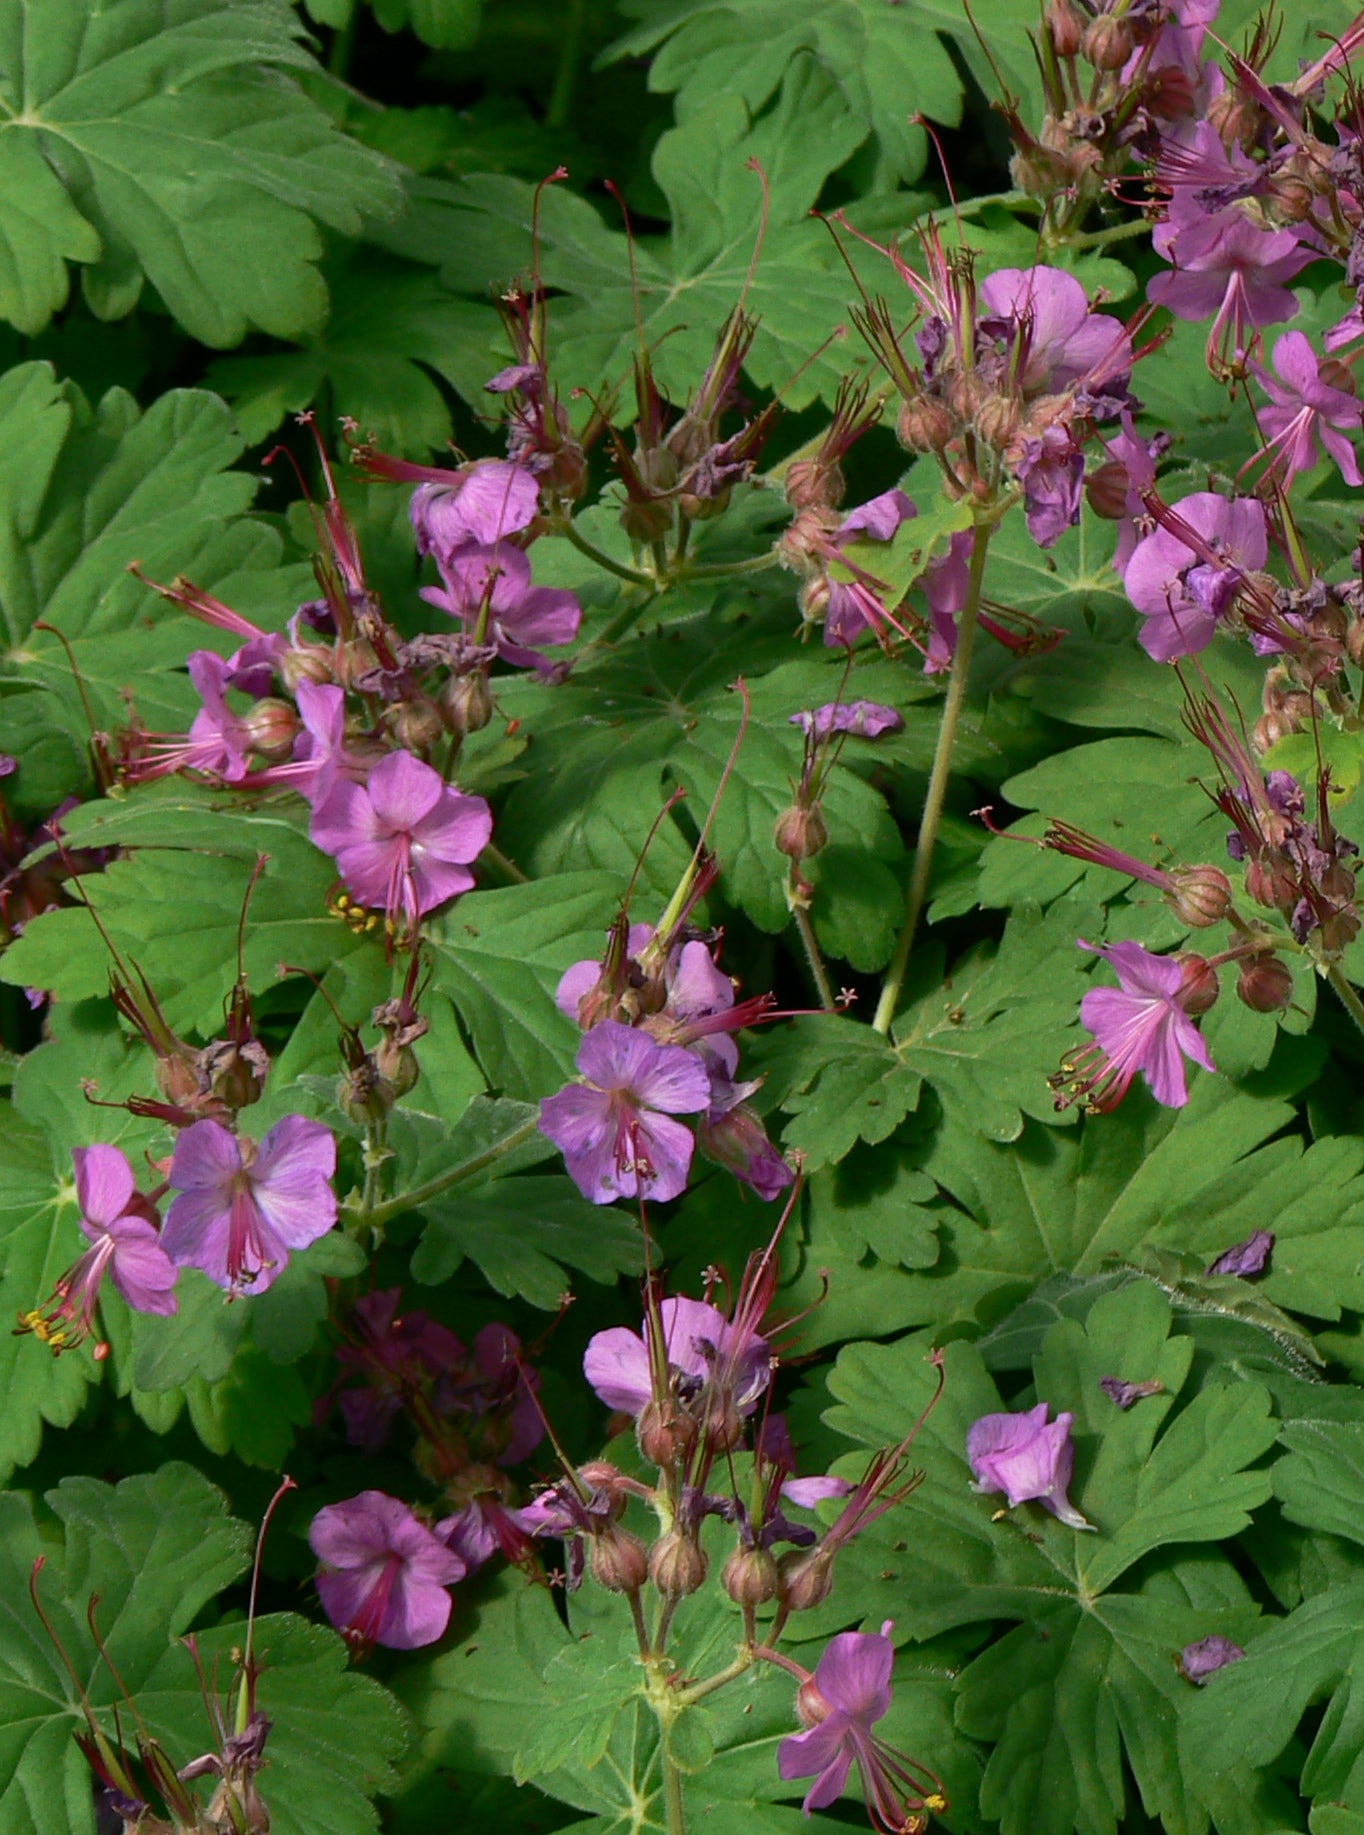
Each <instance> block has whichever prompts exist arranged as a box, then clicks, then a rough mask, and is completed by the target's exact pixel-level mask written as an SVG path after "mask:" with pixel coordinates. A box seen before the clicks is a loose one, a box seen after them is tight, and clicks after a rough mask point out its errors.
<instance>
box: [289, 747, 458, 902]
mask: <svg viewBox="0 0 1364 1835" xmlns="http://www.w3.org/2000/svg"><path fill="white" fill-rule="evenodd" d="M492 831H493V819H492V812H491V811H490V810H489V808H488V805H487V804H486V803H485V802H484V800H483V798H482V797H481V796H465V795H464V793H463V792H462V791H459V790H452V789H451V788H450V787H449V785H448V784H445V783H443V782H442V781H441V777H440V773H439V772H438V771H433V770H432V769H431V767H430V765H424V764H423V763H422V762H421V760H420V759H419V758H414V757H413V756H412V754H411V753H410V752H390V753H389V754H388V755H387V757H385V758H381V759H380V760H379V762H378V764H377V765H375V767H374V769H373V770H372V771H371V772H370V774H369V781H368V782H367V783H366V784H364V785H361V784H354V783H350V782H348V781H346V780H345V779H341V780H339V781H338V782H337V783H335V784H334V785H333V787H332V791H331V794H330V795H329V796H328V797H327V798H326V800H325V802H323V803H321V804H320V805H319V806H318V808H317V809H316V810H315V811H314V812H313V820H312V826H311V828H310V830H309V833H310V834H311V836H312V838H313V840H314V841H315V842H316V843H317V845H318V846H319V847H321V848H325V849H326V851H327V852H328V853H329V854H333V855H334V856H335V857H336V864H337V867H338V869H339V871H340V873H341V876H342V878H343V879H344V880H345V882H346V884H347V886H348V887H349V888H350V891H351V893H352V894H353V896H354V897H355V898H357V899H359V901H360V903H361V904H364V905H372V906H375V907H376V908H378V909H381V910H384V911H387V912H388V913H389V915H390V916H396V915H397V914H398V912H400V911H402V912H405V913H406V915H407V920H408V922H409V924H415V923H416V922H417V920H418V918H420V917H423V916H424V915H425V914H426V913H427V912H428V911H433V910H434V909H435V908H436V906H437V905H443V904H445V902H446V901H447V899H452V898H455V897H456V896H457V895H458V894H459V893H461V892H467V891H468V890H469V888H470V886H472V885H473V883H474V876H473V874H472V873H470V872H469V871H468V863H469V862H470V861H473V860H477V858H478V856H479V855H480V854H481V853H482V851H483V849H484V848H485V847H486V846H487V844H488V840H489V837H490V836H491V834H492Z"/></svg>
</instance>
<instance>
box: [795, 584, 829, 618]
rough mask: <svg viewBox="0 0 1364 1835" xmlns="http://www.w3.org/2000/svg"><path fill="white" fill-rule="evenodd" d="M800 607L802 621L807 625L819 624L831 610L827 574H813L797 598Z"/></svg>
mask: <svg viewBox="0 0 1364 1835" xmlns="http://www.w3.org/2000/svg"><path fill="white" fill-rule="evenodd" d="M796 603H797V604H798V605H799V606H800V615H801V619H802V621H803V622H804V623H806V624H819V623H820V622H821V621H822V620H823V619H824V617H825V616H826V614H827V613H828V610H829V580H828V576H827V574H822V573H816V574H811V576H810V578H809V579H808V580H806V581H805V582H804V584H803V585H802V586H801V589H800V592H799V593H798V594H797V596H796Z"/></svg>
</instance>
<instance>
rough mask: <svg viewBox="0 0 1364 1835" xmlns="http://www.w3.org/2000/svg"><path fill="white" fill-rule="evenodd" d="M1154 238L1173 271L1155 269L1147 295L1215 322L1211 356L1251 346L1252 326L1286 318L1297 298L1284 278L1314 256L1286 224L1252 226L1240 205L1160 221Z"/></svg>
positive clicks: (1185, 314) (1181, 315)
mask: <svg viewBox="0 0 1364 1835" xmlns="http://www.w3.org/2000/svg"><path fill="white" fill-rule="evenodd" d="M1153 241H1154V243H1155V247H1156V252H1157V253H1158V254H1160V255H1163V256H1164V257H1165V259H1166V260H1167V261H1170V262H1172V263H1173V264H1174V272H1173V273H1169V274H1157V275H1156V277H1155V278H1154V280H1152V281H1150V282H1149V283H1148V285H1147V288H1146V296H1147V298H1148V299H1149V300H1150V301H1151V303H1152V304H1153V305H1156V306H1164V307H1165V308H1166V309H1167V310H1168V311H1170V312H1172V313H1173V314H1174V315H1175V317H1176V318H1177V319H1193V320H1199V319H1211V320H1212V328H1211V330H1210V331H1209V333H1208V352H1209V359H1210V361H1214V354H1215V353H1216V352H1217V351H1218V350H1220V349H1222V348H1223V347H1226V349H1227V350H1228V352H1229V353H1235V352H1237V351H1245V350H1248V349H1249V348H1250V344H1251V341H1252V338H1253V335H1254V333H1255V332H1256V331H1260V330H1263V328H1264V327H1265V326H1266V325H1273V324H1275V323H1276V322H1278V321H1281V320H1283V319H1291V318H1292V317H1293V316H1294V314H1295V313H1296V312H1297V310H1298V302H1297V299H1296V298H1295V296H1294V295H1293V293H1292V292H1291V291H1290V289H1289V288H1288V287H1287V286H1286V285H1285V284H1284V283H1285V282H1286V281H1290V280H1292V278H1293V276H1294V275H1295V274H1298V273H1300V272H1301V271H1302V269H1303V268H1305V267H1306V266H1307V264H1308V262H1309V261H1311V260H1313V259H1314V257H1313V252H1312V250H1311V249H1310V248H1305V247H1304V246H1303V245H1302V243H1301V242H1300V241H1299V240H1298V237H1297V235H1296V234H1295V233H1294V231H1292V230H1291V229H1257V228H1256V227H1255V225H1254V224H1253V223H1252V222H1251V221H1250V219H1249V217H1246V216H1244V215H1243V214H1242V213H1241V212H1240V211H1239V210H1237V211H1223V212H1220V213H1219V214H1218V215H1217V216H1215V217H1206V218H1203V219H1202V220H1201V221H1197V222H1192V223H1189V224H1187V225H1185V226H1184V227H1179V226H1177V225H1175V224H1173V223H1163V224H1161V226H1160V227H1159V228H1158V229H1157V230H1156V232H1155V235H1154V237H1153Z"/></svg>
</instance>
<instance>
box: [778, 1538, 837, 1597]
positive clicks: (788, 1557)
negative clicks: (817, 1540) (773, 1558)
mask: <svg viewBox="0 0 1364 1835" xmlns="http://www.w3.org/2000/svg"><path fill="white" fill-rule="evenodd" d="M833 1590H834V1558H833V1556H832V1554H830V1553H829V1552H828V1551H827V1550H825V1549H823V1548H812V1549H809V1550H804V1549H798V1548H793V1549H792V1550H791V1551H790V1552H789V1553H788V1554H784V1555H783V1556H782V1558H781V1560H780V1561H779V1562H778V1563H777V1597H778V1598H779V1599H780V1600H781V1602H782V1604H783V1605H784V1606H785V1607H786V1609H787V1611H788V1612H809V1611H811V1610H812V1609H813V1608H814V1607H815V1606H822V1605H823V1604H824V1601H825V1600H826V1599H827V1598H828V1597H829V1595H830V1593H832V1592H833Z"/></svg>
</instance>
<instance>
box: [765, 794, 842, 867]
mask: <svg viewBox="0 0 1364 1835" xmlns="http://www.w3.org/2000/svg"><path fill="white" fill-rule="evenodd" d="M772 839H773V841H774V842H775V843H776V846H777V851H778V853H781V854H785V855H786V857H787V859H788V860H809V859H810V857H811V855H813V854H817V853H819V851H820V849H821V848H823V847H825V846H826V845H827V843H828V840H829V827H828V824H827V823H826V822H825V820H824V816H823V814H822V812H821V810H820V807H819V804H818V803H813V804H812V805H811V806H810V808H809V809H802V808H801V806H800V804H799V803H793V804H792V805H791V807H790V808H789V809H785V810H783V811H782V813H781V814H780V815H779V816H778V817H777V825H776V827H775V828H774V829H773V831H772Z"/></svg>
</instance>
